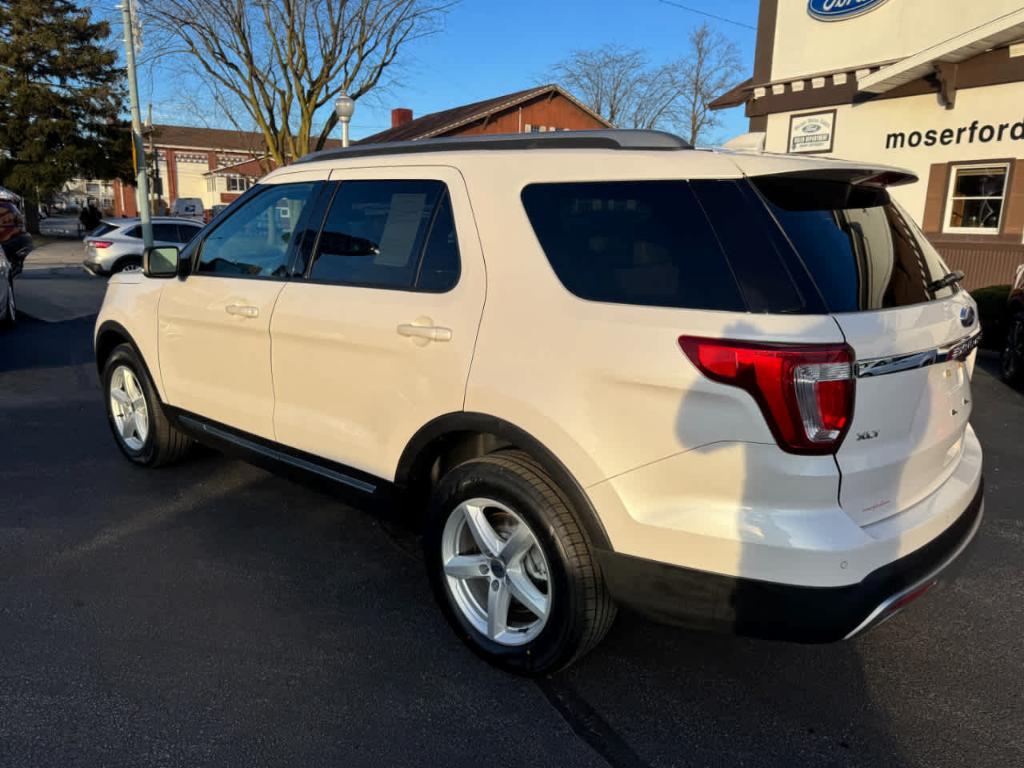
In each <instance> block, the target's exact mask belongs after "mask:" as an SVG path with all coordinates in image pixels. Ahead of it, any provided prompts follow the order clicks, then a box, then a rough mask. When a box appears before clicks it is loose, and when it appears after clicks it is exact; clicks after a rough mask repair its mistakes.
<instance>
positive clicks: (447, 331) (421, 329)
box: [398, 323, 452, 341]
mask: <svg viewBox="0 0 1024 768" xmlns="http://www.w3.org/2000/svg"><path fill="white" fill-rule="evenodd" d="M398 335H399V336H410V337H412V338H414V339H426V340H427V341H451V340H452V329H451V328H442V327H441V326H439V325H416V324H414V323H402V324H401V325H400V326H398Z"/></svg>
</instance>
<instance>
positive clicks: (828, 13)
mask: <svg viewBox="0 0 1024 768" xmlns="http://www.w3.org/2000/svg"><path fill="white" fill-rule="evenodd" d="M884 2H885V0H807V12H808V13H809V14H811V16H813V17H814V18H816V19H818V20H819V21H842V20H843V19H849V18H850V17H852V16H860V15H861V14H862V13H867V12H868V11H873V10H874V9H875V8H877V7H878V6H880V5H881V4H882V3H884Z"/></svg>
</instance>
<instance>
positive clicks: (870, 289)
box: [754, 176, 952, 312]
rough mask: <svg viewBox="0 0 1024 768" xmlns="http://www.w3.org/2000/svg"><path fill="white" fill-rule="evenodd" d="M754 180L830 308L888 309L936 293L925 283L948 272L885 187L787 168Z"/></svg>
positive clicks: (915, 302)
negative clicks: (799, 174)
mask: <svg viewBox="0 0 1024 768" xmlns="http://www.w3.org/2000/svg"><path fill="white" fill-rule="evenodd" d="M754 184H755V186H756V187H757V189H758V190H759V191H760V192H761V194H762V195H763V196H764V198H765V199H766V200H767V203H768V206H769V208H770V210H771V212H772V213H773V214H774V216H775V218H776V219H777V220H778V222H779V223H780V224H781V225H782V228H783V230H784V231H785V234H786V235H787V237H788V239H789V240H790V242H791V243H792V244H793V247H794V248H795V250H796V252H797V253H798V254H799V256H800V258H801V259H802V260H803V262H804V264H806V266H807V269H808V271H809V272H810V274H811V276H812V277H813V279H814V282H815V283H816V285H817V287H818V289H819V290H820V291H821V294H822V296H823V297H824V299H825V303H826V305H827V307H828V310H829V311H831V312H856V311H858V310H871V309H885V308H889V307H901V306H906V305H909V304H918V303H921V302H925V301H930V300H931V299H932V298H933V294H931V293H930V292H929V291H928V290H927V288H926V286H927V285H928V283H930V282H931V281H933V280H935V279H937V278H939V277H941V276H942V275H943V274H944V273H945V270H944V268H943V265H942V263H941V259H939V257H938V254H937V253H935V251H934V249H933V248H932V247H931V245H929V244H928V242H927V240H925V238H924V236H923V235H921V234H920V232H919V231H918V229H917V226H916V225H915V224H914V222H913V221H912V220H911V219H910V218H909V217H907V216H905V215H904V214H903V213H902V212H901V211H900V209H899V208H898V207H897V206H896V205H894V204H893V203H892V202H891V201H890V200H889V195H888V193H887V192H885V190H882V189H876V188H869V187H856V186H852V185H850V184H846V183H841V182H828V181H812V180H807V179H793V178H786V177H783V176H774V177H764V178H760V179H755V180H754ZM951 290H952V289H946V290H944V291H941V292H939V294H937V295H938V296H939V297H942V296H946V295H949V294H950V292H951Z"/></svg>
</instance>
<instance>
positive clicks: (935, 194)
mask: <svg viewBox="0 0 1024 768" xmlns="http://www.w3.org/2000/svg"><path fill="white" fill-rule="evenodd" d="M948 184H949V164H948V163H935V164H934V165H932V167H931V172H930V173H929V174H928V190H927V191H926V192H925V199H924V218H923V219H922V221H921V226H922V228H923V229H924V231H925V232H927V233H928V234H930V235H931V234H935V233H938V232H941V231H942V214H943V213H944V212H945V208H946V191H947V186H948Z"/></svg>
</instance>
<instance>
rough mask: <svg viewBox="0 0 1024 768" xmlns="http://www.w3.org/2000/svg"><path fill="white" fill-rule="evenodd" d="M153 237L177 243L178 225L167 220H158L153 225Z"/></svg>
mask: <svg viewBox="0 0 1024 768" xmlns="http://www.w3.org/2000/svg"><path fill="white" fill-rule="evenodd" d="M153 239H154V240H161V241H163V242H165V243H177V242H180V241H179V240H178V225H177V224H168V223H165V222H158V223H156V224H154V225H153Z"/></svg>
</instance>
